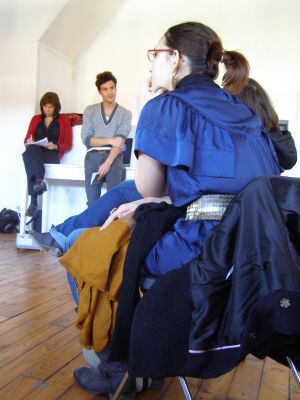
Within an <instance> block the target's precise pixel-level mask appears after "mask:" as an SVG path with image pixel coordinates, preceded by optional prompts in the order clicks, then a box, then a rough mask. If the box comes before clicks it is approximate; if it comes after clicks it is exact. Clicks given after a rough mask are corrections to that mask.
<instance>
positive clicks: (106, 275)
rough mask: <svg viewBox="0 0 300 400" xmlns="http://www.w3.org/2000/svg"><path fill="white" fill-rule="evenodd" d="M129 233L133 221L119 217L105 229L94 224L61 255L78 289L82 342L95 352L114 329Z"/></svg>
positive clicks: (102, 346)
mask: <svg viewBox="0 0 300 400" xmlns="http://www.w3.org/2000/svg"><path fill="white" fill-rule="evenodd" d="M130 236H131V223H130V222H129V221H128V220H116V221H114V222H113V223H111V224H110V225H109V226H108V227H107V228H106V229H104V230H103V231H100V230H99V227H95V228H91V229H88V230H87V231H85V232H83V233H82V234H81V235H80V236H79V238H78V239H77V240H76V242H75V243H74V244H73V246H72V247H71V248H70V249H69V250H68V251H67V253H65V254H64V256H63V257H62V258H60V263H61V264H62V265H63V266H64V267H65V268H66V269H67V271H68V272H69V273H70V274H71V275H72V276H73V278H74V279H75V281H76V284H77V288H78V292H79V305H78V318H77V322H76V326H77V327H78V328H79V329H80V330H81V334H80V342H81V343H82V344H83V346H85V347H92V348H93V349H94V350H95V351H101V350H103V349H104V348H105V347H106V346H107V344H108V343H109V342H110V339H111V336H112V333H113V330H114V322H115V316H116V310H117V307H118V297H119V291H120V287H121V283H122V275H123V265H124V260H125V255H126V251H127V247H128V243H129V239H130Z"/></svg>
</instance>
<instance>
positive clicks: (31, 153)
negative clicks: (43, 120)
mask: <svg viewBox="0 0 300 400" xmlns="http://www.w3.org/2000/svg"><path fill="white" fill-rule="evenodd" d="M22 156H23V161H24V166H25V171H26V175H27V183H28V194H29V195H31V196H36V193H35V192H34V191H33V185H34V184H35V181H36V180H37V179H43V178H44V175H45V167H44V163H49V164H59V158H58V152H57V151H56V150H49V149H46V148H45V147H41V146H37V145H29V146H27V147H26V150H25V151H24V153H23V154H22Z"/></svg>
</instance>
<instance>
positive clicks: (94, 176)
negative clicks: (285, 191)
mask: <svg viewBox="0 0 300 400" xmlns="http://www.w3.org/2000/svg"><path fill="white" fill-rule="evenodd" d="M98 175H99V172H93V173H92V176H91V182H90V185H92V184H93V183H94V181H95V179H96V177H97V176H98Z"/></svg>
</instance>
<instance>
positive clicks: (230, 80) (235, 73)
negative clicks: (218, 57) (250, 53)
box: [222, 51, 250, 95]
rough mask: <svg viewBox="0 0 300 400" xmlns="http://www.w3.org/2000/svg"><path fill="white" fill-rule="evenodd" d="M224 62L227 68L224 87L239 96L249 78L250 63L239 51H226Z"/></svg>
mask: <svg viewBox="0 0 300 400" xmlns="http://www.w3.org/2000/svg"><path fill="white" fill-rule="evenodd" d="M222 62H223V64H224V66H225V68H226V72H225V74H224V76H223V79H222V86H223V87H224V89H226V90H228V91H229V92H230V93H232V94H235V95H237V94H239V93H240V92H241V91H242V90H243V88H244V87H245V85H246V83H247V80H248V78H249V73H250V67H249V63H248V61H247V59H246V57H244V56H243V54H241V53H238V52H237V51H224V53H223V57H222Z"/></svg>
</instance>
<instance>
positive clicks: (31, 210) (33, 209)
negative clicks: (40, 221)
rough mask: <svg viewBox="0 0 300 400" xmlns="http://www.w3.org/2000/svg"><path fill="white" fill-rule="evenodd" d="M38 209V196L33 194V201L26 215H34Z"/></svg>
mask: <svg viewBox="0 0 300 400" xmlns="http://www.w3.org/2000/svg"><path fill="white" fill-rule="evenodd" d="M36 211H37V197H34V196H31V202H30V204H29V207H28V208H27V211H26V213H25V215H26V217H33V216H34V215H35V213H36Z"/></svg>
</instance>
